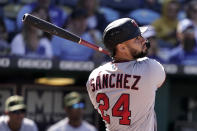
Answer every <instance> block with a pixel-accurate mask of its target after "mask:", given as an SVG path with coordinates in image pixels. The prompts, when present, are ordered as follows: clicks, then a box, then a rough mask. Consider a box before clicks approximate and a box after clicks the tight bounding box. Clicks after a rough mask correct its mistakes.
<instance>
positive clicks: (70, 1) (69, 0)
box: [58, 0, 78, 7]
mask: <svg viewBox="0 0 197 131" xmlns="http://www.w3.org/2000/svg"><path fill="white" fill-rule="evenodd" d="M58 1H59V2H58V4H59V5H66V6H70V7H74V6H75V5H76V4H77V1H78V0H58Z"/></svg>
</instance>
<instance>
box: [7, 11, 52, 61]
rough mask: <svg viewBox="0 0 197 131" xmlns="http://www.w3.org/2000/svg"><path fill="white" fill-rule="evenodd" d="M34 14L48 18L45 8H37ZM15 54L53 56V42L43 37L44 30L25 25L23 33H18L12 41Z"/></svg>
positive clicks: (12, 50) (32, 56) (12, 49)
mask: <svg viewBox="0 0 197 131" xmlns="http://www.w3.org/2000/svg"><path fill="white" fill-rule="evenodd" d="M32 14H33V15H35V16H37V17H39V18H42V19H45V20H46V19H47V11H46V10H45V9H44V8H36V9H35V10H34V11H33V12H32ZM11 53H12V54H13V55H18V56H25V57H31V58H52V56H53V54H52V49H51V43H50V41H49V40H48V38H46V37H43V32H42V31H41V30H39V29H37V28H35V27H33V26H29V25H24V27H23V30H22V33H19V34H17V35H16V36H15V37H14V39H13V40H12V42H11Z"/></svg>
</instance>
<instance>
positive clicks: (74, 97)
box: [64, 92, 85, 109]
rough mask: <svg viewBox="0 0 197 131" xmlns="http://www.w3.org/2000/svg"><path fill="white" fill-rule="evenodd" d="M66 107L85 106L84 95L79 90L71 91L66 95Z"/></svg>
mask: <svg viewBox="0 0 197 131" xmlns="http://www.w3.org/2000/svg"><path fill="white" fill-rule="evenodd" d="M64 105H65V107H70V108H75V109H77V108H84V107H85V103H84V99H83V97H82V96H81V95H80V94H79V93H77V92H71V93H69V94H67V95H66V96H65V97H64Z"/></svg>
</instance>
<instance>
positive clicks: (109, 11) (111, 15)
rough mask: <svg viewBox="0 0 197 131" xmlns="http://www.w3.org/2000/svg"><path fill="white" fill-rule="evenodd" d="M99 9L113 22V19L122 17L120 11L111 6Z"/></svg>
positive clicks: (108, 20)
mask: <svg viewBox="0 0 197 131" xmlns="http://www.w3.org/2000/svg"><path fill="white" fill-rule="evenodd" d="M99 11H100V12H101V13H103V14H104V15H105V18H106V20H107V22H112V21H113V20H116V19H118V18H119V17H120V14H119V12H118V11H116V10H114V9H112V8H109V7H104V6H102V7H100V8H99Z"/></svg>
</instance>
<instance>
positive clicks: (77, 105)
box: [70, 102, 85, 109]
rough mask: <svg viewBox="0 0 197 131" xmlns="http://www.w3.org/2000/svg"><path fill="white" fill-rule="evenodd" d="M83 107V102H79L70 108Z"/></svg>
mask: <svg viewBox="0 0 197 131" xmlns="http://www.w3.org/2000/svg"><path fill="white" fill-rule="evenodd" d="M84 107H85V104H84V103H83V102H80V103H76V104H73V105H72V106H71V107H70V108H72V109H79V108H80V109H83V108H84Z"/></svg>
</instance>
